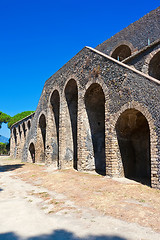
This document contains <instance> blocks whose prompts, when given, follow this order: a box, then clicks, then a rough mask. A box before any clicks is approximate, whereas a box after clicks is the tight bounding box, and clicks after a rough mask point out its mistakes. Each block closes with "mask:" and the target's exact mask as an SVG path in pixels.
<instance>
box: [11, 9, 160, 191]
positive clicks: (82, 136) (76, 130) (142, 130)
mask: <svg viewBox="0 0 160 240" xmlns="http://www.w3.org/2000/svg"><path fill="white" fill-rule="evenodd" d="M159 10H160V8H158V9H156V10H155V11H154V14H155V13H156V14H157V15H158V13H159ZM157 15H156V16H154V17H153V13H152V12H151V13H150V14H149V15H147V17H146V16H145V17H144V19H141V20H140V21H139V22H138V23H135V24H133V25H131V26H130V27H129V28H128V30H126V29H124V31H121V32H120V33H119V34H118V35H115V36H114V37H113V38H111V39H109V40H107V45H106V44H104V46H107V49H108V50H105V51H102V50H103V49H101V48H100V47H98V48H97V49H100V50H101V51H102V52H106V53H110V51H111V50H114V48H115V46H116V45H117V44H118V42H119V43H120V44H122V43H121V39H122V37H123V38H124V39H125V41H130V44H129V46H131V45H133V46H134V48H138V49H140V48H142V47H144V46H145V42H144V41H143V42H142V43H140V39H141V38H140V37H142V36H141V35H140V34H139V28H138V32H136V29H137V26H139V27H142V26H141V24H144V30H146V27H147V26H148V25H147V24H148V22H147V23H146V24H145V19H146V18H147V19H149V18H150V19H151V20H156V21H157V22H159V20H160V15H158V16H157ZM137 24H138V25H137ZM159 26H160V24H159ZM132 27H134V29H132ZM154 29H155V26H153V28H151V30H154ZM131 30H134V31H135V33H134V34H135V36H133V32H134V31H132V35H130V34H129V32H130V31H131ZM159 30H160V29H159ZM127 31H129V32H128V33H127ZM156 31H158V30H157V27H156ZM126 34H127V35H126ZM137 34H139V35H137ZM129 37H130V38H129ZM136 37H137V40H135V39H136ZM156 37H157V32H155V34H154V37H153V39H152V40H153V41H154V40H156ZM120 44H119V45H120ZM123 44H125V42H123ZM136 44H137V45H136ZM102 45H103V44H102ZM100 46H101V45H100ZM159 47H160V44H158V43H157V42H156V43H153V44H152V45H151V46H147V43H146V48H145V49H143V51H139V52H138V53H137V54H134V56H132V54H133V52H134V51H133V49H131V50H132V51H131V56H130V57H129V58H127V59H126V60H125V59H124V60H123V63H121V62H120V61H117V60H115V59H114V58H112V57H110V56H107V55H105V54H104V53H102V52H99V51H97V50H95V49H92V48H88V47H85V48H83V49H82V50H81V51H80V52H79V53H78V54H77V55H75V56H74V57H73V58H72V59H71V60H70V61H69V62H68V63H66V64H65V65H64V66H63V67H62V68H61V69H60V70H59V71H58V72H56V73H55V74H54V75H53V76H51V77H50V78H49V79H48V80H47V81H46V83H45V85H44V88H43V91H42V94H41V97H40V100H39V103H38V106H37V110H36V112H35V115H34V118H33V119H32V122H31V128H30V131H29V132H27V133H26V135H25V136H24V137H23V141H21V143H22V144H21V145H20V143H19V142H20V141H19V139H20V137H19V136H20V134H19V133H20V132H22V123H23V122H24V124H25V121H28V120H24V121H21V122H19V123H17V124H15V125H14V126H12V128H11V155H12V156H14V157H22V159H23V161H30V162H32V161H35V162H45V163H46V164H48V165H50V164H53V166H54V167H56V168H75V169H77V170H83V171H88V170H95V171H97V172H98V173H100V174H104V175H105V174H107V175H109V176H119V177H120V176H128V177H130V178H132V177H133V178H141V177H142V178H147V181H148V182H149V184H151V186H152V187H156V188H160V124H159V122H160V121H159V115H160V104H159V102H160V82H159V81H158V80H156V79H155V76H153V77H151V76H148V73H149V72H148V70H146V69H148V66H149V64H150V61H151V59H152V57H154V55H155V54H157V53H158V52H159V51H160V48H159ZM116 53H117V52H116ZM127 54H128V53H127ZM113 56H114V55H113ZM121 56H125V55H123V54H122V55H121ZM126 56H127V55H126ZM151 56H152V57H151ZM157 56H158V55H157ZM124 63H125V64H124ZM19 127H20V130H19V133H18V129H19ZM23 135H24V134H23ZM15 136H16V137H15ZM127 149H130V150H129V151H128V152H127ZM141 150H142V151H141ZM19 152H21V153H19ZM127 154H128V155H127ZM123 156H125V160H124V157H123ZM144 158H145V159H144ZM127 159H128V161H129V162H126V161H127ZM131 159H132V160H131ZM124 165H125V166H124ZM131 165H132V167H131ZM143 166H144V169H143ZM125 168H127V170H126V169H125ZM134 169H135V170H134ZM142 169H143V170H142ZM141 180H143V179H141ZM148 182H146V183H148Z"/></svg>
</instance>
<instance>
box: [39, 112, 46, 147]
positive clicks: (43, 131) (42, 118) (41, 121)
mask: <svg viewBox="0 0 160 240" xmlns="http://www.w3.org/2000/svg"><path fill="white" fill-rule="evenodd" d="M39 127H40V129H41V134H42V139H43V147H44V151H45V145H46V118H45V116H44V114H42V115H41V116H40V119H39Z"/></svg>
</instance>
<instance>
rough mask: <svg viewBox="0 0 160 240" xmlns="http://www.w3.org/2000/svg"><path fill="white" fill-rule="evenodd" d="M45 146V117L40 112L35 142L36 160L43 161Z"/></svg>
mask: <svg viewBox="0 0 160 240" xmlns="http://www.w3.org/2000/svg"><path fill="white" fill-rule="evenodd" d="M45 148H46V117H45V115H44V114H43V113H42V114H41V115H40V118H39V122H38V130H37V143H36V156H37V157H36V158H37V161H38V162H45Z"/></svg>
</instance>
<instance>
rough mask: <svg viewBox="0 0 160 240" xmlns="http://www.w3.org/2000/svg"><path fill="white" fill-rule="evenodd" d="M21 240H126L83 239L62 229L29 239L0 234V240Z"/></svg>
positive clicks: (106, 238) (110, 238)
mask: <svg viewBox="0 0 160 240" xmlns="http://www.w3.org/2000/svg"><path fill="white" fill-rule="evenodd" d="M21 239H25V240H53V239H54V240H126V239H125V238H121V237H118V236H113V235H110V236H107V235H99V236H93V235H89V236H87V237H84V238H79V237H77V236H76V235H74V234H73V233H71V232H68V231H66V230H63V229H61V230H56V231H53V233H51V234H49V235H48V234H44V235H39V236H35V237H29V238H22V237H19V236H17V235H16V234H15V233H13V232H8V233H3V234H0V240H21Z"/></svg>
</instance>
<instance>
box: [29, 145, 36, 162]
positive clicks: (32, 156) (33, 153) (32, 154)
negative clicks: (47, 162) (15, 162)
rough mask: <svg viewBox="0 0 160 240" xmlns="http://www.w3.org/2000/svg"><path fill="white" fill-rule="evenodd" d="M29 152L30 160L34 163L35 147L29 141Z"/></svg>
mask: <svg viewBox="0 0 160 240" xmlns="http://www.w3.org/2000/svg"><path fill="white" fill-rule="evenodd" d="M29 152H30V155H31V159H32V162H33V163H35V147H34V144H33V143H31V144H30V146H29Z"/></svg>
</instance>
